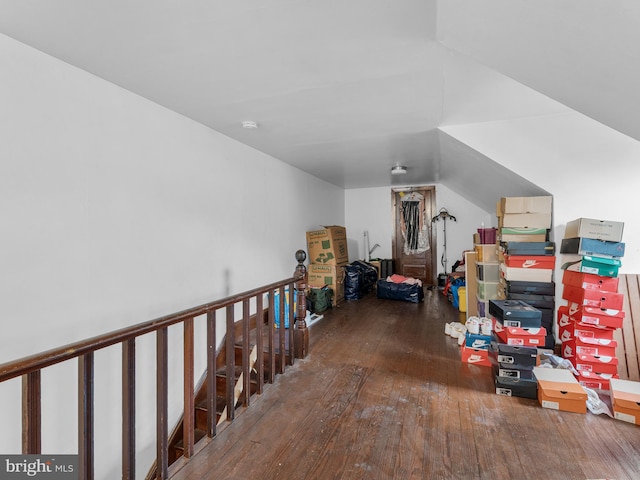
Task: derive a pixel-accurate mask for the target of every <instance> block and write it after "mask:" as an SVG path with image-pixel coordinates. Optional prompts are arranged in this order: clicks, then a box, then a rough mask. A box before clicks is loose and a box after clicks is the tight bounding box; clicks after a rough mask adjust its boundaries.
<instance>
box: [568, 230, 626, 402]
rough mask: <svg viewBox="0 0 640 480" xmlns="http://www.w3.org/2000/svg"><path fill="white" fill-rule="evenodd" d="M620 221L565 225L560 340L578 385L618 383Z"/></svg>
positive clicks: (600, 386) (598, 386) (621, 313)
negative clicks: (617, 339) (616, 338)
mask: <svg viewBox="0 0 640 480" xmlns="http://www.w3.org/2000/svg"><path fill="white" fill-rule="evenodd" d="M623 227H624V224H623V223H622V222H613V221H602V220H594V219H589V218H579V219H577V220H574V221H572V222H569V223H567V226H566V229H565V238H564V239H563V240H562V244H561V247H560V253H561V254H563V257H562V260H563V265H562V268H563V270H564V271H563V275H562V287H563V292H562V298H563V299H564V300H566V301H567V302H568V304H567V305H564V306H562V307H560V308H559V309H558V335H559V337H560V340H561V342H562V350H561V352H562V356H563V357H564V358H566V359H568V360H569V361H571V363H572V364H573V365H574V367H575V368H576V370H577V371H578V373H579V375H578V382H579V383H580V384H581V385H583V386H585V387H589V388H594V389H602V390H609V388H610V380H611V379H612V378H618V359H617V358H616V348H617V343H616V341H615V340H614V332H615V330H616V329H618V328H622V322H623V320H624V315H625V314H624V311H623V304H624V295H623V294H622V293H618V280H619V279H618V270H619V268H620V266H621V261H620V258H622V257H623V256H624V248H625V245H624V243H622V231H623Z"/></svg>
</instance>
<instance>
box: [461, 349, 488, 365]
mask: <svg viewBox="0 0 640 480" xmlns="http://www.w3.org/2000/svg"><path fill="white" fill-rule="evenodd" d="M460 357H461V360H462V362H463V363H470V364H472V365H481V366H483V367H490V366H491V362H490V361H489V351H488V350H486V349H483V348H471V347H467V346H466V345H462V348H461V350H460Z"/></svg>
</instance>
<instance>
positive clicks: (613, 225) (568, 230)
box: [564, 218, 624, 242]
mask: <svg viewBox="0 0 640 480" xmlns="http://www.w3.org/2000/svg"><path fill="white" fill-rule="evenodd" d="M623 229H624V223H623V222H613V221H610V220H597V219H594V218H578V219H576V220H573V221H571V222H567V226H566V227H565V230H564V238H576V237H583V238H594V239H596V240H607V241H610V242H621V241H622V231H623Z"/></svg>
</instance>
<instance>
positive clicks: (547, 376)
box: [533, 367, 587, 413]
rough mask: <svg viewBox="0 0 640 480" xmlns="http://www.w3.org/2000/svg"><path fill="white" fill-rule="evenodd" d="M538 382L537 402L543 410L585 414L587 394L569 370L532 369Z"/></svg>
mask: <svg viewBox="0 0 640 480" xmlns="http://www.w3.org/2000/svg"><path fill="white" fill-rule="evenodd" d="M533 374H534V375H535V377H536V380H537V381H538V402H539V403H540V405H541V406H542V407H543V408H549V409H551V410H561V411H564V412H575V413H587V392H585V390H584V388H583V387H582V385H580V384H579V383H578V381H577V380H576V377H574V376H573V373H571V371H570V370H564V369H561V368H544V367H534V369H533Z"/></svg>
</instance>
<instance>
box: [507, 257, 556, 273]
mask: <svg viewBox="0 0 640 480" xmlns="http://www.w3.org/2000/svg"><path fill="white" fill-rule="evenodd" d="M504 263H505V265H506V266H507V267H515V268H545V269H551V270H553V269H554V268H555V266H556V257H555V256H554V255H511V254H508V253H505V255H504Z"/></svg>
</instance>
